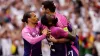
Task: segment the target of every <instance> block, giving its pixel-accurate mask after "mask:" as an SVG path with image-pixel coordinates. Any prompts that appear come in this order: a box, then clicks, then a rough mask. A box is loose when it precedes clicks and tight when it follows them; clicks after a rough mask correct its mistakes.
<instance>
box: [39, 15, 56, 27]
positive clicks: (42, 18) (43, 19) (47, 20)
mask: <svg viewBox="0 0 100 56" xmlns="http://www.w3.org/2000/svg"><path fill="white" fill-rule="evenodd" d="M49 21H51V22H52V24H53V26H56V25H57V22H58V19H57V18H56V17H53V18H52V17H47V15H46V14H45V15H43V16H42V17H41V23H42V24H43V25H45V26H47V27H49V24H48V22H49Z"/></svg>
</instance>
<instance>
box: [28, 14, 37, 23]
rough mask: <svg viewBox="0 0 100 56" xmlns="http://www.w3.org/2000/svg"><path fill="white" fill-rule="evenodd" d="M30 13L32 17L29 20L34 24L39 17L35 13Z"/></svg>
mask: <svg viewBox="0 0 100 56" xmlns="http://www.w3.org/2000/svg"><path fill="white" fill-rule="evenodd" d="M30 15H31V17H30V18H29V19H28V22H29V23H32V24H37V22H38V18H37V17H36V15H35V13H34V12H31V13H30Z"/></svg>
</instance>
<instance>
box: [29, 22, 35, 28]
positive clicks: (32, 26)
mask: <svg viewBox="0 0 100 56" xmlns="http://www.w3.org/2000/svg"><path fill="white" fill-rule="evenodd" d="M28 26H29V27H31V28H34V27H36V24H32V23H29V24H28Z"/></svg>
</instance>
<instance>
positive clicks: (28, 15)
mask: <svg viewBox="0 0 100 56" xmlns="http://www.w3.org/2000/svg"><path fill="white" fill-rule="evenodd" d="M31 12H32V11H28V12H26V13H25V14H24V15H23V19H22V22H26V23H28V18H30V17H31V15H30V13H31Z"/></svg>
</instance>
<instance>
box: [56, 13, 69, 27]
mask: <svg viewBox="0 0 100 56" xmlns="http://www.w3.org/2000/svg"><path fill="white" fill-rule="evenodd" d="M55 16H56V17H57V18H58V23H57V25H58V26H59V27H62V28H64V27H66V26H67V24H68V20H67V18H66V17H65V16H64V15H61V14H60V13H57V12H56V14H55Z"/></svg>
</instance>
